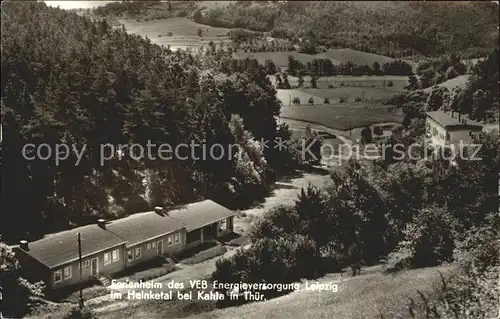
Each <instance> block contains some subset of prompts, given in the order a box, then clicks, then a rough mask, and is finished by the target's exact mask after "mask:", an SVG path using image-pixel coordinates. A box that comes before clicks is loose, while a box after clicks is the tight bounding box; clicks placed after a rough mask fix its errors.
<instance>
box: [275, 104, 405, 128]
mask: <svg viewBox="0 0 500 319" xmlns="http://www.w3.org/2000/svg"><path fill="white" fill-rule="evenodd" d="M280 117H282V118H289V119H294V120H300V121H305V122H310V123H317V124H321V125H324V126H326V127H330V128H333V129H338V130H343V131H346V130H350V129H353V128H357V127H362V126H365V125H371V124H377V123H386V122H393V123H401V122H402V120H403V116H402V115H401V114H400V113H398V112H392V111H390V110H389V109H388V107H386V106H385V105H382V104H374V103H361V102H360V103H349V104H346V105H314V106H308V105H302V106H284V107H282V108H281V114H280Z"/></svg>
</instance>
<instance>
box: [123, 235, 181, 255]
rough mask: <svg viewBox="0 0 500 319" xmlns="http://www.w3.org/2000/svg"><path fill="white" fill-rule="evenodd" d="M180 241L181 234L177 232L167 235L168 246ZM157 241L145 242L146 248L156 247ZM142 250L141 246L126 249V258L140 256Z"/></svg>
mask: <svg viewBox="0 0 500 319" xmlns="http://www.w3.org/2000/svg"><path fill="white" fill-rule="evenodd" d="M180 241H181V235H180V234H179V233H175V234H174V235H170V236H168V237H167V243H168V246H172V245H173V244H177V243H179V242H180ZM159 242H161V240H160V241H159ZM156 247H157V243H156V241H153V242H151V243H147V245H146V250H151V249H156ZM141 255H142V250H141V247H137V248H135V249H134V250H129V251H127V260H128V261H132V260H134V259H139V258H141Z"/></svg>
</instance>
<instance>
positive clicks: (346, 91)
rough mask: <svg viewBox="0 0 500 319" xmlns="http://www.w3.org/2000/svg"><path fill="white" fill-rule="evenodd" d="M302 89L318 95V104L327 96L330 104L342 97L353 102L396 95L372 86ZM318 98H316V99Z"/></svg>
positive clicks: (384, 98)
mask: <svg viewBox="0 0 500 319" xmlns="http://www.w3.org/2000/svg"><path fill="white" fill-rule="evenodd" d="M300 91H302V92H305V93H308V94H311V95H314V96H316V97H317V99H318V101H317V104H323V101H324V99H325V98H328V99H329V100H330V104H337V103H339V102H340V98H345V99H347V102H353V101H355V99H361V100H363V101H384V100H387V99H389V98H391V97H393V96H394V92H393V91H388V90H384V89H382V88H370V87H337V88H335V89H300ZM315 100H316V99H315Z"/></svg>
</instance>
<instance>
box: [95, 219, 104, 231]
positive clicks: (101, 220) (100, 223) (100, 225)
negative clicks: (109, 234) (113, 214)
mask: <svg viewBox="0 0 500 319" xmlns="http://www.w3.org/2000/svg"><path fill="white" fill-rule="evenodd" d="M97 225H98V226H99V227H101V228H102V229H106V220H105V219H102V218H100V219H98V220H97Z"/></svg>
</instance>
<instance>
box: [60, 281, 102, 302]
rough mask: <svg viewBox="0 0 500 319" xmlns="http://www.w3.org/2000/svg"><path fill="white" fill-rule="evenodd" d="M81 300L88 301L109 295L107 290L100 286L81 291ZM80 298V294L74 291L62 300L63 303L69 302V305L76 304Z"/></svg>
mask: <svg viewBox="0 0 500 319" xmlns="http://www.w3.org/2000/svg"><path fill="white" fill-rule="evenodd" d="M82 292H83V299H84V300H89V299H93V298H97V297H101V296H104V295H106V294H108V293H109V290H108V288H106V287H104V286H100V285H96V286H92V287H88V288H85V289H83V291H82ZM79 298H80V292H79V291H75V292H73V293H72V294H70V295H69V296H68V297H66V298H65V299H64V301H67V302H71V303H78V299H79Z"/></svg>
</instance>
